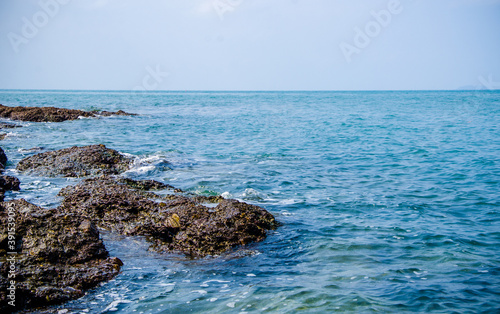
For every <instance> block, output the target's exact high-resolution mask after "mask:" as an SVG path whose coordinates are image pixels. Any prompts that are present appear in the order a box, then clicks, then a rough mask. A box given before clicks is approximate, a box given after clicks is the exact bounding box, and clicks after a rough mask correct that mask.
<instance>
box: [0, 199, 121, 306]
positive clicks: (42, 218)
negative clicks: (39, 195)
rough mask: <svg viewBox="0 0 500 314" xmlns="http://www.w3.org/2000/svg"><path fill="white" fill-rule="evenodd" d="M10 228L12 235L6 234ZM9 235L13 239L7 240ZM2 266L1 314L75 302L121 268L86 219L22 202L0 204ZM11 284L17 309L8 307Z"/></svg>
mask: <svg viewBox="0 0 500 314" xmlns="http://www.w3.org/2000/svg"><path fill="white" fill-rule="evenodd" d="M9 223H10V224H9ZM8 228H13V229H15V231H14V232H12V229H11V230H10V231H11V232H10V233H9V230H8ZM10 234H15V237H14V238H13V239H9V237H8V236H9V235H10ZM12 253H14V254H12ZM0 261H2V263H1V266H0V312H2V313H6V312H10V311H13V310H16V311H18V310H22V309H32V308H36V307H40V306H46V305H51V304H58V303H62V302H65V301H68V300H71V299H76V298H79V297H81V296H83V295H84V294H85V291H86V290H88V289H91V288H94V287H96V286H97V285H98V284H100V283H101V282H104V281H107V280H110V279H111V278H113V277H115V276H116V275H117V274H118V273H119V271H120V267H121V265H123V264H122V262H121V261H120V260H119V259H117V258H110V257H109V254H108V251H107V250H106V248H105V247H104V244H103V242H102V240H101V239H100V238H99V231H98V230H97V228H96V226H95V225H94V224H93V222H91V221H90V220H89V219H87V218H84V217H81V216H79V215H73V214H65V213H59V212H58V211H57V210H54V209H51V210H46V209H43V208H40V207H38V206H36V205H33V204H31V203H28V202H27V201H25V200H23V199H21V200H15V201H9V202H5V203H1V204H0ZM11 261H14V265H15V268H14V267H11V265H12V263H11ZM9 275H10V277H9ZM14 276H15V277H14ZM11 280H13V281H15V282H14V286H15V305H16V307H15V308H13V307H12V306H11V305H8V302H9V301H10V299H9V298H8V294H9V290H8V288H9V286H10V285H11V284H12V283H11V282H10V281H11Z"/></svg>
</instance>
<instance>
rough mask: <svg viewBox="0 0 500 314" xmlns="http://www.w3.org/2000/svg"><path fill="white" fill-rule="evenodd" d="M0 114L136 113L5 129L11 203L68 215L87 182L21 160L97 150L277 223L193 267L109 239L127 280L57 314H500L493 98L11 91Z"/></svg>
mask: <svg viewBox="0 0 500 314" xmlns="http://www.w3.org/2000/svg"><path fill="white" fill-rule="evenodd" d="M0 103H1V104H4V105H9V106H14V105H23V106H24V105H26V106H56V107H65V108H77V109H85V110H92V109H102V110H113V111H115V110H119V109H121V110H125V111H127V112H133V113H138V114H139V115H138V116H131V117H109V118H101V119H80V120H76V121H67V122H63V123H25V122H23V123H21V124H22V125H23V126H24V127H23V128H17V129H7V130H4V131H5V132H7V133H8V135H7V137H6V138H5V140H3V141H1V142H0V145H1V147H3V149H4V150H5V151H6V153H7V155H8V157H9V158H10V161H9V165H8V170H7V173H10V174H14V175H16V176H18V177H19V178H20V179H21V181H22V185H21V188H22V190H21V191H20V192H14V193H9V194H7V197H6V199H12V198H26V199H27V200H29V201H31V202H33V203H36V204H38V205H42V206H46V207H52V206H57V204H58V202H59V201H60V199H58V198H57V197H56V194H57V192H58V191H59V189H60V188H61V187H63V186H66V185H68V184H75V183H76V182H77V179H69V180H67V179H65V178H51V179H48V178H41V177H34V176H27V175H23V174H19V173H17V172H16V171H15V170H14V168H15V165H16V164H17V162H18V161H19V160H21V159H22V158H23V157H25V156H29V155H31V154H34V153H37V152H40V151H45V150H52V149H60V148H65V147H69V146H73V145H86V144H96V143H103V144H105V145H107V146H108V147H110V148H114V149H117V150H119V151H121V152H123V153H127V154H132V155H134V156H136V162H135V165H134V168H133V169H132V170H130V171H128V172H127V173H125V174H124V175H125V176H128V177H131V178H141V179H142V178H153V179H156V180H160V181H163V182H165V183H168V184H171V185H173V186H176V187H179V188H181V189H183V190H187V191H191V192H194V193H199V194H203V195H212V194H223V195H224V196H225V197H231V198H237V199H241V200H244V201H246V202H249V203H253V204H257V205H259V206H262V207H264V208H266V209H268V210H269V211H270V212H272V213H273V214H274V215H275V216H276V217H277V219H278V220H279V221H280V222H281V224H282V226H281V227H280V228H279V229H277V230H276V231H273V232H271V233H269V236H268V238H267V239H266V240H265V241H263V242H260V243H255V244H251V245H249V246H247V247H244V248H240V249H237V250H235V251H232V252H229V253H227V254H224V255H222V256H214V257H207V258H202V259H194V260H193V259H189V258H187V257H184V256H180V255H160V254H157V253H154V252H148V251H147V247H148V244H147V242H145V241H144V240H143V239H141V238H125V237H121V236H117V235H113V234H109V233H102V236H103V238H104V239H105V243H106V245H107V247H108V249H109V251H110V254H111V255H112V256H117V257H119V258H120V259H121V260H122V261H123V262H124V263H125V265H124V266H123V269H122V272H121V274H120V275H119V276H118V277H116V279H114V280H112V281H110V282H108V283H106V284H103V285H102V286H101V287H99V288H97V289H95V290H93V291H90V292H89V293H88V294H87V295H86V296H85V297H83V298H82V299H79V300H76V301H72V302H70V303H67V304H64V305H62V306H58V307H56V308H57V309H68V310H69V312H72V313H81V312H86V313H103V312H119V313H162V312H164V313H185V312H215V311H217V312H228V313H233V312H255V313H260V312H266V311H269V312H274V311H275V312H279V313H285V312H289V313H292V312H297V311H300V310H303V311H304V312H316V313H324V312H334V311H338V312H382V313H386V312H392V313H405V312H436V313H450V312H456V313H477V312H484V313H498V312H499V311H500V249H499V247H500V92H492V91H469V92H467V91H465V92H148V93H129V92H77V91H75V92H57V91H54V92H52V91H0ZM33 148H35V149H33Z"/></svg>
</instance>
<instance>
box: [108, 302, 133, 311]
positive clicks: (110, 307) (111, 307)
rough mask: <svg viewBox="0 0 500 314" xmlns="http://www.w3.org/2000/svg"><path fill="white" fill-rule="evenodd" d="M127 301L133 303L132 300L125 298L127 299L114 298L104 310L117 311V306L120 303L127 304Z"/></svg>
mask: <svg viewBox="0 0 500 314" xmlns="http://www.w3.org/2000/svg"><path fill="white" fill-rule="evenodd" d="M127 303H132V301H130V300H125V299H120V300H114V301H113V302H111V303H110V304H109V305H108V306H107V307H106V308H105V309H104V310H103V312H116V311H118V308H117V306H118V305H120V304H127Z"/></svg>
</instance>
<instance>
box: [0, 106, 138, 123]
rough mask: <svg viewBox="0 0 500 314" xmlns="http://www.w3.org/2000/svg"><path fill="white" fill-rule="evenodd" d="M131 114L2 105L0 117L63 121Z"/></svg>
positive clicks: (33, 120) (20, 119) (37, 120)
mask: <svg viewBox="0 0 500 314" xmlns="http://www.w3.org/2000/svg"><path fill="white" fill-rule="evenodd" d="M113 115H119V116H131V115H133V114H130V113H127V112H124V111H122V110H119V111H117V112H111V111H83V110H76V109H64V108H55V107H22V106H18V107H9V106H4V105H0V117H2V118H8V119H12V120H18V121H30V122H62V121H67V120H76V119H78V118H79V117H98V116H113Z"/></svg>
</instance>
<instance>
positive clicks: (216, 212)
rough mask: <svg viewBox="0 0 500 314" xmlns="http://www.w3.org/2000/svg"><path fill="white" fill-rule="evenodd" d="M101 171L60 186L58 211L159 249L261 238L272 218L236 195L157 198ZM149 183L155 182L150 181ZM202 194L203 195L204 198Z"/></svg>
mask: <svg viewBox="0 0 500 314" xmlns="http://www.w3.org/2000/svg"><path fill="white" fill-rule="evenodd" d="M131 181H134V180H130V179H129V180H128V181H126V182H124V181H122V180H120V179H114V178H111V177H107V176H103V177H99V178H90V179H86V180H83V181H82V182H80V183H79V184H78V185H76V186H69V187H66V188H64V189H63V190H61V192H60V193H59V196H62V197H64V199H63V201H62V203H61V206H60V207H59V208H58V209H59V210H60V211H61V212H65V213H68V214H74V215H81V216H83V217H87V218H88V219H91V220H92V221H93V222H94V223H95V224H96V225H97V226H99V227H101V228H104V229H107V230H111V231H115V232H118V233H120V234H124V235H142V236H146V237H147V239H148V240H150V241H151V242H152V243H153V245H152V246H151V248H152V249H154V250H156V251H160V252H181V253H185V254H188V255H191V256H205V255H214V254H220V253H222V252H225V251H227V250H229V249H231V248H233V247H235V246H238V245H245V244H247V243H250V242H254V241H261V240H263V239H264V238H265V237H266V233H267V230H270V229H274V228H275V227H276V226H277V223H276V221H275V219H274V217H273V215H271V214H270V213H269V212H268V211H266V210H265V209H263V208H260V207H258V206H254V205H249V204H246V203H241V202H239V201H236V200H226V199H222V198H212V199H211V200H212V201H217V202H218V204H217V206H215V207H206V206H203V205H202V203H200V200H202V201H203V202H204V201H206V200H205V199H204V198H202V197H201V198H200V197H196V198H190V197H187V196H183V195H167V196H164V197H160V196H158V195H156V194H153V193H151V192H145V191H142V190H139V189H137V187H142V186H144V185H150V184H152V183H151V182H149V181H148V183H147V184H145V183H144V182H141V181H134V182H132V183H133V184H131ZM154 185H158V183H155V184H154ZM207 199H208V198H207Z"/></svg>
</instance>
